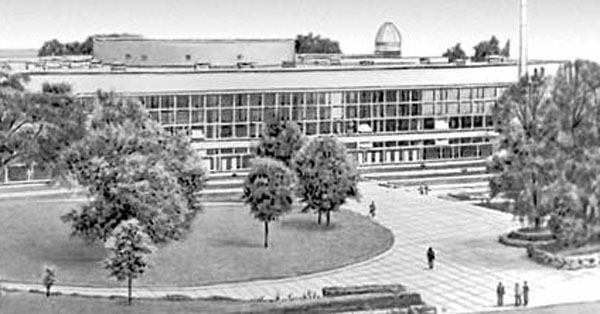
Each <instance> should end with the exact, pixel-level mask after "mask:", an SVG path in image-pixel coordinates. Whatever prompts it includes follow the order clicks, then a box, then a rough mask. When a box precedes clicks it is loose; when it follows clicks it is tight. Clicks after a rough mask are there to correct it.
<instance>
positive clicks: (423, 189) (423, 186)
mask: <svg viewBox="0 0 600 314" xmlns="http://www.w3.org/2000/svg"><path fill="white" fill-rule="evenodd" d="M429 191H431V189H430V188H429V185H427V184H424V183H423V184H421V185H419V194H421V195H427V194H429Z"/></svg>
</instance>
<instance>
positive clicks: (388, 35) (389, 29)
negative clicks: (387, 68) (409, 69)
mask: <svg viewBox="0 0 600 314" xmlns="http://www.w3.org/2000/svg"><path fill="white" fill-rule="evenodd" d="M401 45H402V37H401V36H400V32H399V31H398V29H397V28H396V26H395V25H394V24H393V23H391V22H385V23H383V25H381V27H379V30H378V31H377V36H375V54H376V55H386V56H400V54H401V49H400V48H401Z"/></svg>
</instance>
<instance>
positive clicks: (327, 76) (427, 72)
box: [27, 62, 560, 94]
mask: <svg viewBox="0 0 600 314" xmlns="http://www.w3.org/2000/svg"><path fill="white" fill-rule="evenodd" d="M559 65H560V63H559V62H537V63H530V64H529V66H530V68H534V67H539V66H544V67H545V68H546V73H548V74H553V73H554V71H555V70H556V69H557V68H558V66H559ZM517 71H518V69H517V64H516V63H502V64H487V65H483V64H481V65H477V66H475V65H471V66H451V65H445V66H433V65H431V66H393V67H389V66H387V67H385V66H377V67H370V66H363V67H351V68H343V67H341V68H340V67H334V66H328V67H322V68H314V67H311V68H305V69H303V68H290V69H285V68H271V69H241V70H221V71H215V70H212V69H210V70H206V71H204V70H199V71H189V70H187V71H177V70H172V69H171V70H169V71H167V70H162V71H154V72H153V71H148V70H146V71H141V70H140V71H136V72H132V71H125V72H117V71H113V72H110V71H108V72H107V71H96V72H91V71H61V72H31V73H28V75H29V77H30V83H29V84H28V85H27V86H28V88H30V89H32V90H39V89H41V86H42V84H43V83H44V82H52V83H59V82H66V83H69V84H71V85H72V87H73V90H74V92H75V93H80V94H93V93H95V92H96V91H97V90H98V89H102V90H105V91H115V92H118V93H128V94H136V93H189V92H223V91H231V92H238V91H266V90H272V91H277V90H333V89H337V90H340V89H376V88H410V87H415V86H419V87H424V86H457V85H498V84H500V85H507V84H512V83H514V82H515V81H516V78H517Z"/></svg>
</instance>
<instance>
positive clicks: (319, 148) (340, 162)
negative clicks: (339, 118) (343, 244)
mask: <svg viewBox="0 0 600 314" xmlns="http://www.w3.org/2000/svg"><path fill="white" fill-rule="evenodd" d="M294 168H295V170H296V175H297V178H298V188H297V190H296V191H297V195H298V197H300V198H301V200H302V202H304V203H305V204H306V206H305V208H304V210H303V211H309V210H313V211H315V212H317V215H318V222H319V223H320V221H321V214H323V213H325V214H326V215H327V225H329V222H330V216H331V212H332V211H337V210H339V208H340V206H341V205H343V204H345V203H346V199H347V198H349V197H350V198H355V199H359V193H358V180H359V174H358V171H357V169H356V165H355V164H354V163H353V162H352V160H351V159H350V158H349V156H348V154H347V153H346V148H345V147H344V145H343V144H342V143H341V142H339V141H338V140H337V139H336V138H335V137H332V136H325V137H317V138H313V139H311V140H310V141H309V142H308V143H307V144H306V145H304V147H303V148H302V149H301V150H300V152H298V154H297V155H296V157H295V158H294Z"/></svg>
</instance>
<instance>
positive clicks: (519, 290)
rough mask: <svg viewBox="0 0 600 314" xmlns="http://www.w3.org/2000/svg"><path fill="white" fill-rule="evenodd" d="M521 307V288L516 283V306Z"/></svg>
mask: <svg viewBox="0 0 600 314" xmlns="http://www.w3.org/2000/svg"><path fill="white" fill-rule="evenodd" d="M520 305H521V288H520V287H519V283H515V306H520Z"/></svg>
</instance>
